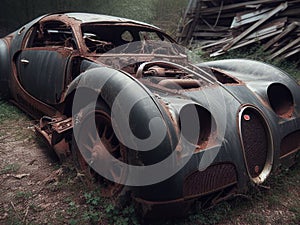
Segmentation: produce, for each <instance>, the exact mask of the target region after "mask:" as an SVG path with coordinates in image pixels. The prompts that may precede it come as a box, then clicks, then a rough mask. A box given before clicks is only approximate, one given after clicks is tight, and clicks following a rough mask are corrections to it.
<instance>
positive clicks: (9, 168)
mask: <svg viewBox="0 0 300 225" xmlns="http://www.w3.org/2000/svg"><path fill="white" fill-rule="evenodd" d="M20 167H21V166H20V165H19V164H17V163H12V164H8V165H6V166H5V167H4V168H3V169H1V171H0V175H1V174H5V173H15V172H17V171H18V170H19V169H20Z"/></svg>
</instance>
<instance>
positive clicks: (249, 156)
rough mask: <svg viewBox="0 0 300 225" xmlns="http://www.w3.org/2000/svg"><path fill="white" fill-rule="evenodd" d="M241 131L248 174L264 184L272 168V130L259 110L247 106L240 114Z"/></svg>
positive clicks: (255, 180) (256, 181) (254, 180)
mask: <svg viewBox="0 0 300 225" xmlns="http://www.w3.org/2000/svg"><path fill="white" fill-rule="evenodd" d="M239 129H240V138H241V142H242V147H243V152H244V158H245V162H246V166H247V171H248V174H249V176H250V178H251V179H252V180H253V182H255V183H258V184H259V183H262V182H263V181H264V180H265V179H266V178H267V176H268V175H269V174H270V172H271V168H272V161H273V142H272V136H271V131H270V128H269V126H268V124H267V122H266V120H265V118H264V116H263V114H262V113H261V112H260V111H259V110H258V109H256V108H255V107H253V106H246V107H244V108H242V109H241V111H240V113H239Z"/></svg>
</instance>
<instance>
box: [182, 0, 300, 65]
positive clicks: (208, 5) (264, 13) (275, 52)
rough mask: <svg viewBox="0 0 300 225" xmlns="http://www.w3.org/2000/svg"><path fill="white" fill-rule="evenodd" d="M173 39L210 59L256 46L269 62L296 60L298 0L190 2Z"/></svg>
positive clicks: (299, 42)
mask: <svg viewBox="0 0 300 225" xmlns="http://www.w3.org/2000/svg"><path fill="white" fill-rule="evenodd" d="M177 39H178V41H179V43H182V44H184V45H190V44H197V45H199V46H201V49H202V50H204V51H205V52H207V53H209V54H210V56H211V57H213V56H218V55H221V54H224V53H225V52H227V51H229V50H231V49H237V48H240V47H244V46H248V45H251V44H253V43H260V44H261V45H262V48H263V49H264V50H265V51H269V52H270V59H274V58H278V57H279V58H289V57H293V58H296V59H299V58H300V57H299V56H300V0H290V1H282V0H255V1H245V0H190V2H189V5H188V7H187V10H186V13H185V16H184V18H183V20H182V23H181V24H180V25H179V28H178V34H177Z"/></svg>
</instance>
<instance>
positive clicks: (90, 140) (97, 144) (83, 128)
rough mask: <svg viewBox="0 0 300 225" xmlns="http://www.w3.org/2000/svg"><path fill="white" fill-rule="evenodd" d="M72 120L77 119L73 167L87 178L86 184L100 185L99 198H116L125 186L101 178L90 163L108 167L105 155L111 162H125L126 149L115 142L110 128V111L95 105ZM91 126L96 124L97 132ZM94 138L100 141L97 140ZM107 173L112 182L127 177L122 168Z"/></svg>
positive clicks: (102, 106)
mask: <svg viewBox="0 0 300 225" xmlns="http://www.w3.org/2000/svg"><path fill="white" fill-rule="evenodd" d="M75 117H76V119H77V118H80V119H79V121H78V120H77V122H76V124H75V125H74V127H75V126H76V129H78V135H77V138H76V139H75V138H73V141H72V148H71V150H72V155H73V160H74V163H75V165H76V166H77V168H78V169H79V170H80V171H81V172H83V174H84V175H85V176H86V177H87V178H88V181H91V182H93V183H97V184H99V185H100V192H101V195H102V196H104V197H113V196H118V195H119V194H120V193H121V191H122V189H123V187H124V186H123V185H122V184H120V183H118V182H113V181H111V180H108V179H106V178H104V177H102V176H101V175H99V174H98V173H97V172H96V171H95V170H94V169H93V168H95V167H94V164H93V163H97V164H98V163H101V164H105V163H107V160H108V159H107V158H105V156H104V155H103V153H104V151H107V152H109V154H110V155H112V156H113V157H114V159H117V160H119V161H121V162H124V163H126V162H127V151H126V148H125V147H124V145H122V143H121V142H120V141H119V140H118V139H117V137H116V135H115V133H114V130H113V127H112V124H111V115H110V109H109V108H108V106H107V105H106V104H105V103H103V102H98V103H97V105H96V108H95V107H93V105H92V104H89V105H87V106H86V107H84V108H83V109H82V110H80V111H79V113H78V114H77V115H76V116H75ZM94 118H95V120H94ZM92 123H95V125H96V131H93V130H92V129H90V128H91V126H92V125H91V124H92ZM97 137H99V138H98V140H97ZM92 167H93V168H92ZM109 169H110V170H109V173H111V176H112V177H113V178H114V180H115V181H120V180H124V179H126V174H127V173H126V171H125V170H126V169H125V168H124V167H121V166H116V167H115V166H113V167H109Z"/></svg>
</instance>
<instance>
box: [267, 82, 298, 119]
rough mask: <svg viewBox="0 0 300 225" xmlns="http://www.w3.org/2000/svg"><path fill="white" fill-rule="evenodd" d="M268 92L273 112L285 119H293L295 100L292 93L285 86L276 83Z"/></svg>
mask: <svg viewBox="0 0 300 225" xmlns="http://www.w3.org/2000/svg"><path fill="white" fill-rule="evenodd" d="M267 92H268V98H269V102H270V105H271V107H272V109H273V111H274V112H275V113H276V114H277V115H278V116H280V117H283V118H290V117H292V115H293V111H294V99H293V95H292V93H291V91H290V90H289V89H288V88H287V87H286V86H285V85H283V84H279V83H274V84H271V85H270V86H269V87H268V91H267Z"/></svg>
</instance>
